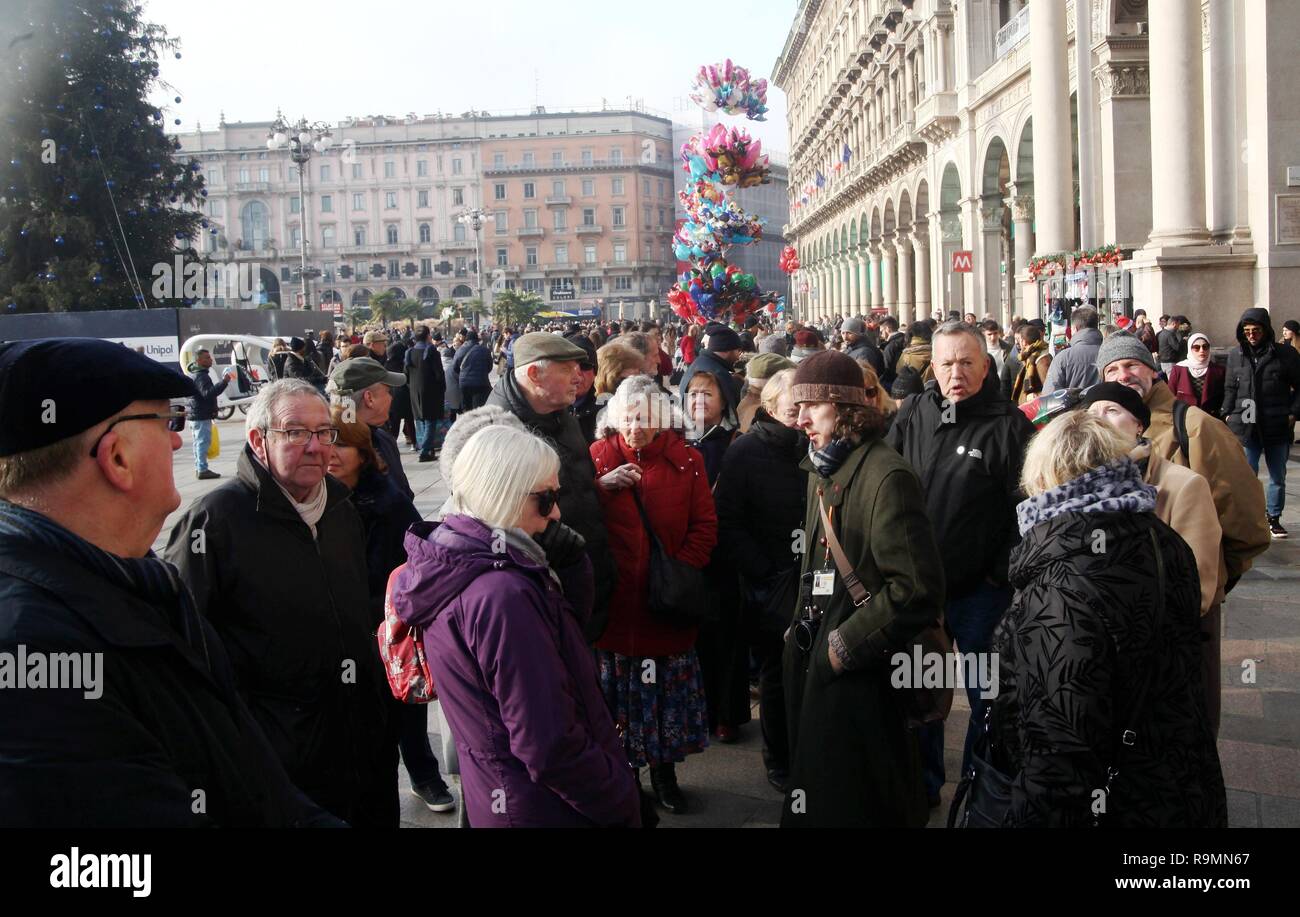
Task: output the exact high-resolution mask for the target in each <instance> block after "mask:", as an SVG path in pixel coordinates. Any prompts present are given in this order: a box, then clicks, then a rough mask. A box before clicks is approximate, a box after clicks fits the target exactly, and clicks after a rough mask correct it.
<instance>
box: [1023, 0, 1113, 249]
mask: <svg viewBox="0 0 1300 917" xmlns="http://www.w3.org/2000/svg"><path fill="white" fill-rule="evenodd" d="M1030 15H1033V14H1032V13H1031V14H1030ZM1074 58H1075V74H1076V83H1075V93H1076V101H1077V103H1078V105H1077V110H1078V118H1079V136H1078V144H1079V247H1080V248H1082V249H1089V248H1096V247H1097V244H1098V239H1097V229H1098V226H1097V224H1098V221H1097V216H1096V207H1095V206H1094V202H1095V201H1096V198H1097V183H1096V182H1097V171H1096V158H1097V157H1096V155H1095V154H1094V153H1093V143H1092V141H1093V137H1094V136H1095V135H1094V133H1093V131H1094V125H1095V124H1096V121H1097V115H1096V113H1095V112H1094V110H1093V106H1092V4H1091V3H1086V2H1084V0H1075V3H1074Z"/></svg>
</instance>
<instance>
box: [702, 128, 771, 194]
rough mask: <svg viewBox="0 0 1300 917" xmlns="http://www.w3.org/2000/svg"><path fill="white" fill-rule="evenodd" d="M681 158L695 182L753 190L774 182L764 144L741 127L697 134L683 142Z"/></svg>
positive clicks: (716, 129)
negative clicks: (702, 135)
mask: <svg viewBox="0 0 1300 917" xmlns="http://www.w3.org/2000/svg"><path fill="white" fill-rule="evenodd" d="M681 156H682V170H683V171H685V172H689V173H690V175H691V180H692V181H695V182H700V181H704V182H708V183H709V184H713V185H735V186H737V187H739V188H753V187H755V186H756V185H764V184H767V183H768V182H769V181H771V180H772V178H771V172H772V166H771V162H770V160H769V159H768V157H767V154H766V153H764V152H763V142H762V141H761V140H755V139H754V138H752V137H751V136H749V134H748V133H747V132H745V131H743V130H740V129H739V128H734V127H733V128H731V129H730V130H728V129H727V128H726V127H724V126H723V125H721V124H715V125H714V126H713V129H712V130H710V131H709V133H708V135H707V136H705V137H701V136H700V135H699V134H695V135H694V136H692V137H691V139H690V140H687V141H686V142H685V143H683V144H682V150H681Z"/></svg>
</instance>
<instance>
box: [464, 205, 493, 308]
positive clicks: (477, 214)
mask: <svg viewBox="0 0 1300 917" xmlns="http://www.w3.org/2000/svg"><path fill="white" fill-rule="evenodd" d="M490 216H492V212H491V211H489V210H484V209H483V208H482V207H469V208H466V209H465V210H462V211H460V213H458V214H456V222H458V223H460V224H462V225H464V226H468V227H469V228H470V229H471V230H472V231H473V233H474V266H475V267H476V268H478V270H477V271H476V272H475V273H476V274H477V275H478V276H477V278H476V279H477V281H478V296H477V299H478V301H479V303H480V304H481V305H483V306H484V308H486V307H487V303H485V302H484V301H483V251H482V235H481V230H482V229H483V223H484V222H486V220H487V218H488V217H490ZM474 326H475V327H478V311H477V310H475V312H474Z"/></svg>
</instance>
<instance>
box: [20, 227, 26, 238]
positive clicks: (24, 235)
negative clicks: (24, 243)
mask: <svg viewBox="0 0 1300 917" xmlns="http://www.w3.org/2000/svg"><path fill="white" fill-rule="evenodd" d="M18 235H20V236H22V237H23V238H24V239H25V238H27V230H26V229H20V230H18Z"/></svg>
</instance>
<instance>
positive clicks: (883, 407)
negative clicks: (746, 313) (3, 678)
mask: <svg viewBox="0 0 1300 917" xmlns="http://www.w3.org/2000/svg"><path fill="white" fill-rule="evenodd" d="M1160 325H1161V330H1160V331H1159V332H1158V333H1157V332H1156V331H1155V330H1154V328H1153V326H1152V325H1151V323H1150V322H1148V321H1147V319H1146V316H1145V315H1144V314H1141V313H1139V314H1137V315H1135V316H1133V317H1132V318H1129V317H1126V316H1125V317H1120V318H1118V319H1116V320H1114V322H1113V323H1111V322H1105V323H1103V322H1102V320H1101V316H1099V315H1098V313H1097V311H1096V310H1095V309H1093V308H1091V307H1088V306H1080V307H1079V308H1077V309H1075V310H1074V312H1073V313H1072V315H1071V317H1070V326H1071V330H1070V334H1069V341H1068V346H1061V345H1060V342H1059V341H1057V342H1053V341H1051V340H1050V338H1051V335H1050V334H1049V332H1048V329H1047V328H1046V327H1045V326H1044V324H1043V323H1042V322H1041V321H1040V320H1037V319H1031V320H1028V321H1021V320H1016V321H1014V322H1013V323H1012V325H1011V327H1010V328H1007V329H1003V328H1002V327H1001V326H1000V325H999V323H998V322H997V321H996V320H994V319H992V318H989V317H985V318H984V319H983V320H980V319H978V318H977V316H975V315H973V314H967V315H965V316H961V315H957V314H950V315H949V316H947V317H946V318H944V319H943V320H940V319H939V318H936V319H933V320H931V319H919V320H917V321H914V322H912V323H911V324H910V325H908V326H906V327H904V326H901V325H900V323H899V322H898V320H897V319H896V318H895V317H893V316H888V315H886V316H872V317H864V316H849V317H844V318H837V319H835V320H834V321H823V322H820V323H800V322H794V321H791V322H785V323H783V324H778V323H776V322H773V321H772V320H770V319H761V318H759V317H751V318H749V319H748V320H746V321H745V322H743V323H738V324H737V325H734V326H729V325H726V324H721V323H712V324H709V325H707V326H702V325H699V324H692V325H689V326H686V327H677V326H674V325H671V324H667V323H665V324H664V325H662V326H661V325H660V324H659V323H656V322H653V321H650V322H608V323H606V322H595V321H592V322H585V323H578V322H574V323H568V324H565V325H550V326H546V327H539V326H526V327H522V328H504V327H503V328H495V327H491V326H489V327H484V328H472V327H460V328H446V327H444V328H437V327H426V326H424V325H420V324H416V325H415V326H414V327H410V328H406V329H402V330H400V331H398V330H391V329H390V330H371V331H368V332H366V333H365V334H364V335H363V336H360V337H359V338H358V339H356V340H351V341H349V340H346V339H343V337H342V336H340V337H339V339H337V340H336V338H335V336H334V334H333V333H331V332H322V333H321V334H320V335H319V339H317V340H310V339H299V338H294V339H292V340H290V341H286V342H284V346H283V347H280V346H279V345H277V348H276V350H275V352H273V353H272V354H271V356H270V364H269V365H268V372H269V373H270V375H271V376H272V379H273V381H271V382H270V383H269V384H267V385H264V386H263V387H262V388H261V389H260V390H259V392H258V394H257V396H256V398H255V400H254V401H253V402H252V404H251V406H250V408H249V410H248V414H247V418H246V425H245V427H246V436H245V441H244V442H243V443H242V448H241V451H240V454H239V457H238V462H237V466H236V473H235V475H234V477H233V478H232V479H230V480H227V481H222V482H221V483H220V484H218V485H215V486H213V489H211V490H208V491H207V492H206V493H204V494H203V495H202V496H201V497H199V498H198V499H197V500H195V501H193V502H192V503H191V504H190V505H189V506H188V507H187V508H186V510H185V512H184V513H183V514H182V515H181V517H180V519H179V520H178V521H176V522H175V524H174V525H173V527H172V529H171V531H170V534H169V538H168V541H167V547H166V549H165V550H164V551H163V553H162V556H161V557H160V556H157V555H155V554H154V553H153V552H152V550H151V545H152V544H153V542H154V539H155V538H156V537H157V536H158V534H159V532H160V530H161V527H162V526H163V524H164V520H165V519H166V518H167V517H168V516H169V514H171V513H173V512H174V511H175V510H176V509H177V508H178V507H179V505H180V502H181V499H180V495H179V493H178V492H177V490H176V488H175V485H174V483H173V479H172V476H171V471H170V469H171V462H172V458H171V453H172V452H173V451H175V450H176V449H178V448H180V447H181V444H182V440H181V437H180V435H179V432H178V430H179V429H180V428H181V427H182V426H184V425H185V423H186V417H187V416H188V424H189V426H190V427H191V428H192V440H193V448H194V455H195V462H196V474H197V475H198V476H199V477H200V478H202V479H205V480H206V479H210V478H217V477H219V475H218V474H217V473H216V472H214V471H212V470H211V469H209V468H208V466H207V462H206V456H207V452H208V442H209V437H210V436H211V428H212V421H213V418H214V416H215V408H216V400H217V398H218V397H219V396H220V394H221V392H222V390H223V389H224V387H225V386H226V385H227V384H228V381H229V379H230V378H231V376H230V373H226V374H225V375H223V376H222V377H221V378H220V379H219V380H217V379H214V378H213V373H212V369H211V366H212V357H211V354H208V353H207V352H200V353H199V354H198V355H197V356H196V360H195V363H194V364H193V365H191V366H190V367H188V369H189V371H190V375H189V377H188V378H186V377H185V376H182V375H179V374H177V373H175V372H173V371H172V370H169V369H167V368H166V367H164V366H162V365H160V364H157V363H154V362H153V361H151V360H149V359H148V358H146V357H144V356H142V355H140V354H137V353H134V352H132V351H128V350H126V349H124V348H122V347H120V346H117V345H114V344H110V343H107V342H100V341H93V340H82V339H72V340H40V341H27V342H17V343H10V344H3V345H0V408H2V409H3V413H4V416H5V418H6V423H5V424H4V426H3V429H0V650H3V651H9V652H13V651H15V650H16V649H17V648H18V647H20V646H21V647H24V648H25V649H24V652H27V653H40V652H45V653H60V654H86V655H93V654H101V658H102V659H103V660H104V663H103V664H104V669H105V671H104V675H103V678H102V679H101V683H100V684H101V687H102V692H103V693H102V697H100V698H98V699H97V700H94V701H90V700H86V699H85V698H84V697H83V693H84V692H82V691H81V690H78V686H77V685H71V684H67V685H58V686H53V688H52V689H51V690H46V691H41V692H27V693H26V694H25V695H24V696H21V697H20V696H19V694H18V693H16V692H14V691H8V690H0V707H2V708H3V710H2V712H3V714H4V716H3V718H0V722H3V723H4V724H5V725H3V726H0V823H4V824H7V825H21V824H33V825H34V824H40V825H144V826H156V825H199V824H205V825H223V826H290V825H298V826H308V825H342V824H347V825H352V826H356V827H363V826H364V827H396V826H397V824H398V821H399V811H400V802H399V795H398V767H399V761H400V762H401V765H400V766H404V767H405V768H406V769H407V772H408V774H409V776H410V779H411V787H412V791H413V792H414V793H415V794H416V795H417V796H418V797H419V798H420V800H421V801H422V802H423V803H424V804H425V805H427V806H428V807H429V808H430V809H431V810H433V811H439V812H450V811H452V810H453V809H456V808H457V802H456V799H455V797H454V796H453V795H452V793H451V790H450V789H449V787H448V784H447V778H446V772H448V771H449V770H452V769H454V771H455V772H457V773H459V776H460V781H461V790H462V804H461V805H460V807H459V808H460V818H461V823H462V824H468V825H471V826H476V827H487V826H502V827H511V826H534V827H546V826H555V827H558V826H624V827H641V826H646V827H648V826H651V825H653V824H654V823H655V822H656V821H657V820H658V814H657V813H658V812H659V811H666V812H670V813H674V814H677V815H688V814H689V813H691V812H692V811H693V809H694V808H695V802H694V801H693V800H692V792H691V791H690V788H689V784H688V785H687V786H686V787H685V788H684V787H683V785H682V781H680V780H679V775H678V772H677V766H678V765H679V764H681V763H682V762H684V761H685V760H686V759H687V757H688V756H690V755H694V754H699V753H700V752H702V751H704V750H705V749H706V748H707V747H708V745H709V744H710V743H712V742H720V743H730V742H734V741H736V740H737V739H738V738H739V737H740V736H741V735H742V732H743V730H745V729H746V728H747V727H748V728H750V729H753V728H754V727H752V726H748V724H749V722H750V710H751V698H754V699H756V700H757V705H758V712H759V715H758V719H759V722H758V727H757V729H758V732H759V734H760V736H761V743H762V763H763V767H764V770H765V772H766V778H767V780H768V782H769V783H770V784H771V786H772V787H773V790H774V792H777V793H780V794H782V795H783V796H784V804H783V808H782V818H781V823H782V825H783V826H785V827H836V826H921V825H924V824H926V823H927V821H928V820H929V818H930V813H931V810H932V809H934V808H935V807H936V806H938V805H939V804H940V801H941V792H942V790H943V787H944V786H945V784H959V788H958V792H957V796H958V797H962V796H964V795H965V794H966V793H967V792H968V791H972V790H974V789H975V788H976V787H977V785H979V784H980V782H981V781H985V780H987V779H988V778H989V775H990V774H992V775H994V776H1000V778H1001V779H1002V781H1003V782H1004V783H1005V785H1006V786H1007V787H1008V788H1009V790H1008V794H1009V795H1008V798H1007V799H1006V800H1005V805H1004V806H1003V807H1002V809H1001V810H999V812H998V814H997V818H996V819H995V821H996V822H997V823H998V824H1002V825H1006V826H1049V825H1055V826H1083V825H1092V824H1098V823H1102V824H1105V825H1107V826H1111V827H1221V826H1224V825H1226V821H1227V815H1226V798H1225V790H1224V785H1223V776H1222V772H1221V769H1220V766H1219V759H1218V752H1217V748H1216V737H1217V732H1218V725H1219V706H1220V704H1219V685H1220V672H1219V662H1220V658H1219V653H1220V649H1219V635H1220V632H1221V612H1222V607H1223V602H1224V599H1225V597H1226V596H1227V595H1228V594H1229V593H1230V592H1231V591H1232V589H1233V588H1234V587H1235V586H1236V584H1237V582H1238V581H1239V580H1240V578H1241V576H1242V574H1243V573H1244V572H1246V570H1248V569H1249V567H1250V566H1251V562H1252V559H1253V558H1254V557H1256V556H1257V555H1258V554H1259V553H1260V552H1262V551H1263V550H1265V548H1266V547H1267V546H1268V544H1269V543H1270V538H1280V537H1285V536H1286V532H1285V529H1284V528H1283V527H1282V525H1281V514H1282V510H1283V506H1284V503H1283V500H1284V497H1285V472H1286V459H1287V455H1288V452H1289V448H1290V445H1291V443H1292V442H1293V440H1294V422H1295V417H1296V415H1297V414H1300V354H1297V353H1296V349H1297V348H1300V340H1297V335H1296V331H1297V330H1300V325H1296V323H1294V322H1288V323H1287V324H1286V326H1285V328H1284V332H1283V338H1282V340H1277V339H1275V336H1274V332H1273V328H1272V323H1271V317H1270V315H1269V314H1268V312H1267V311H1266V310H1262V309H1248V310H1246V311H1245V312H1244V314H1243V315H1242V317H1241V321H1240V323H1239V325H1238V331H1237V341H1236V343H1235V344H1233V345H1232V346H1231V347H1228V348H1226V350H1227V353H1226V361H1225V360H1223V359H1222V356H1223V355H1222V354H1220V355H1219V357H1220V358H1219V359H1215V355H1214V353H1213V351H1212V342H1211V341H1210V340H1209V338H1208V337H1207V336H1206V335H1205V334H1202V333H1196V332H1193V331H1192V330H1191V327H1190V323H1188V322H1187V321H1186V319H1185V318H1183V317H1181V316H1171V317H1166V318H1164V319H1162V320H1161V323H1160ZM67 365H77V366H81V367H85V374H84V375H82V376H78V377H77V378H76V379H75V380H74V379H72V378H71V377H69V376H68V375H67V374H65V373H62V372H59V371H58V368H59V367H61V366H67ZM1060 393H1070V397H1057V396H1058V395H1059V394H1060ZM181 401H185V402H186V410H184V411H182V410H181V409H180V408H179V407H178V405H179V403H180V402H181ZM50 402H53V403H54V404H56V405H57V413H54V414H51V413H50V412H49V409H48V403H50ZM1048 402H1050V404H1051V405H1053V407H1052V409H1051V410H1050V411H1047V412H1046V415H1044V412H1043V411H1041V410H1035V405H1039V404H1046V403H1048ZM402 442H405V443H406V446H407V448H408V449H410V450H411V451H413V452H415V453H418V459H419V461H420V462H437V463H438V469H439V472H440V474H441V477H442V479H443V481H444V483H445V485H446V488H447V493H448V497H447V500H446V502H445V504H444V505H442V506H441V507H439V508H438V510H437V512H436V513H434V514H433V515H432V517H431V518H429V519H425V518H422V514H421V513H420V512H419V511H418V510H417V509H416V507H415V503H414V493H413V491H412V488H411V485H410V483H409V481H408V479H407V477H406V475H405V474H404V472H403V470H402V451H401V444H402ZM1261 458H1263V459H1264V461H1265V462H1266V464H1267V467H1268V472H1269V485H1268V487H1267V490H1265V488H1264V487H1262V486H1261V484H1260V482H1259V479H1258V465H1259V461H1260V459H1261ZM386 620H387V621H394V620H398V621H400V622H402V624H404V625H405V626H406V627H408V628H410V633H411V634H412V635H413V639H414V640H415V641H416V643H417V644H418V647H419V650H420V652H419V653H418V654H417V655H419V656H421V658H422V659H423V660H425V661H427V667H428V675H429V676H430V678H431V681H432V684H433V686H434V690H436V696H437V698H438V701H439V704H438V711H439V716H440V718H441V719H440V722H439V724H438V725H439V728H438V732H439V734H440V735H442V737H443V740H444V745H443V749H442V753H441V758H442V764H441V766H440V762H439V754H437V753H435V752H434V750H433V749H432V748H431V746H430V743H429V728H428V727H429V724H428V721H427V720H428V718H427V712H428V709H429V708H428V707H427V706H425V705H422V704H414V703H403V702H401V701H399V700H396V699H395V697H394V693H393V691H392V690H391V689H390V679H391V677H392V675H393V673H392V672H389V671H387V670H386V667H385V665H384V663H383V661H382V660H381V656H380V654H379V649H378V645H377V638H376V635H377V634H380V635H381V637H382V634H383V633H385V632H386V627H387V625H386V623H385V622H386ZM933 632H939V633H941V634H943V635H946V637H945V639H948V640H950V641H951V643H952V644H954V645H955V652H956V653H958V654H960V655H961V657H962V658H970V659H982V660H986V661H988V660H992V662H993V669H994V671H995V672H996V673H998V674H997V676H996V679H995V680H996V684H994V685H993V686H992V688H993V690H988V689H989V688H990V686H989V685H987V684H979V683H976V682H974V681H970V680H967V681H965V684H964V686H965V689H966V694H967V700H968V703H969V715H968V717H967V716H965V715H963V718H964V719H965V722H961V723H954V724H953V725H954V727H956V728H960V729H961V731H962V734H963V736H964V739H963V750H962V763H961V773H960V774H959V775H955V776H954V775H951V774H949V773H947V772H946V770H945V764H944V730H945V728H946V724H945V722H944V715H943V713H940V714H938V715H934V714H933V713H931V714H927V715H925V716H918V715H916V712H915V710H914V709H913V706H912V703H911V699H910V695H909V694H908V689H907V688H905V687H900V683H901V681H907V679H906V678H903V679H901V681H900V667H903V666H907V665H910V664H911V662H910V660H911V659H912V658H913V655H914V651H916V652H918V653H919V652H920V649H919V648H920V647H921V646H922V645H923V637H924V635H925V634H927V633H933ZM926 645H928V644H926ZM946 687H949V688H951V687H953V685H951V684H949V685H946ZM944 712H946V710H945V711H944ZM106 786H112V787H113V789H114V793H113V794H111V795H106V794H104V793H103V792H102V791H103V789H104V787H106ZM1099 792H1100V793H1102V794H1103V796H1104V799H1105V801H1104V804H1103V805H1102V806H1101V808H1100V814H1099V808H1098V805H1097V798H1098V796H1097V794H1098V793H1099ZM959 806H960V800H959V802H958V803H955V804H954V812H953V818H954V820H956V819H958V818H959V812H958V811H957V809H958V808H959Z"/></svg>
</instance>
